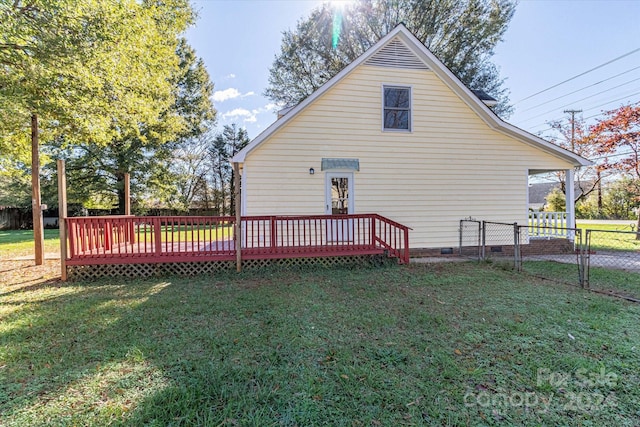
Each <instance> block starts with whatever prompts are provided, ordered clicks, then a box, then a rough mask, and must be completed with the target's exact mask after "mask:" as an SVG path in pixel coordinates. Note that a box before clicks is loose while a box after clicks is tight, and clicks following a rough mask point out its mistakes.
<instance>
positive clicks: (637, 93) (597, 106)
mask: <svg viewBox="0 0 640 427" xmlns="http://www.w3.org/2000/svg"><path fill="white" fill-rule="evenodd" d="M636 95H640V92H635V93H632V94H630V95H625V96H623V97H621V98H617V99H614V100H612V101H607V102H605V103H602V104H598V105H595V106H593V107H589V108H585V110H584V111H590V110H593V109H595V108H599V107H602V106H605V105H607V104H612V103H614V102H617V101H620V100H623V99H628V98H631V97H632V96H636ZM587 98H588V97H587ZM571 104H573V102H572V103H570V104H566V105H563V106H562V107H558V108H564V107H567V106H569V105H571ZM632 104H635V102H633V103H632ZM558 108H553V109H551V110H549V111H546V112H544V113H542V114H538V115H536V116H533V117H529V118H528V119H524V120H521V121H519V122H518V125H519V124H521V123H525V122H528V121H529V120H533V119H537V118H538V117H542V116H544V115H546V114H549V113H552V112H554V111H555V110H557V109H558ZM596 115H598V114H596ZM591 117H593V116H591ZM591 117H585V118H584V120H586V119H588V118H591ZM546 124H547V122H544V123H540V124H537V125H535V126H530V127H529V129H533V128H536V127H538V126H544V125H546Z"/></svg>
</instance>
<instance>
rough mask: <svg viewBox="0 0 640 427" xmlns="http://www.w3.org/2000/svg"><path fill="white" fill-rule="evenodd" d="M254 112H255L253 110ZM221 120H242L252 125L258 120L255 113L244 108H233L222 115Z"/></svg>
mask: <svg viewBox="0 0 640 427" xmlns="http://www.w3.org/2000/svg"><path fill="white" fill-rule="evenodd" d="M254 111H255V110H254ZM222 118H223V119H225V120H228V119H232V120H233V119H243V120H242V121H243V122H248V123H254V122H255V121H257V120H258V119H257V118H256V115H255V113H253V112H252V111H249V110H247V109H245V108H235V109H233V110H231V111H227V112H226V113H223V114H222Z"/></svg>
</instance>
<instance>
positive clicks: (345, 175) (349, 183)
mask: <svg viewBox="0 0 640 427" xmlns="http://www.w3.org/2000/svg"><path fill="white" fill-rule="evenodd" d="M325 179H326V181H325V199H326V214H327V215H346V214H352V213H353V211H354V209H353V207H354V198H353V173H352V172H327V174H326V178H325ZM327 238H328V240H329V241H330V242H344V241H351V240H353V220H352V219H348V218H340V219H335V220H331V221H329V222H328V224H327Z"/></svg>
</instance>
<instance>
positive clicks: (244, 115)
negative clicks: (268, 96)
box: [222, 103, 278, 123]
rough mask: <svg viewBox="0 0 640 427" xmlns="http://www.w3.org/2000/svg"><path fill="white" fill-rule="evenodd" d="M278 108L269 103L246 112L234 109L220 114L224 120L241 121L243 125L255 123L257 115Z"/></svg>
mask: <svg viewBox="0 0 640 427" xmlns="http://www.w3.org/2000/svg"><path fill="white" fill-rule="evenodd" d="M277 108H278V106H277V105H276V104H273V103H270V104H267V105H265V106H264V107H259V108H254V109H252V110H247V109H246V108H235V109H233V110H231V111H227V112H226V113H223V114H222V118H223V119H224V120H229V119H231V120H232V121H233V120H242V122H243V123H255V122H257V121H258V117H257V116H258V114H262V113H268V112H272V111H274V110H276V109H277Z"/></svg>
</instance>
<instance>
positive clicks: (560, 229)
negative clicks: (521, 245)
mask: <svg viewBox="0 0 640 427" xmlns="http://www.w3.org/2000/svg"><path fill="white" fill-rule="evenodd" d="M567 217H568V216H567V213H566V212H529V236H530V237H567V227H568V224H567Z"/></svg>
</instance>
